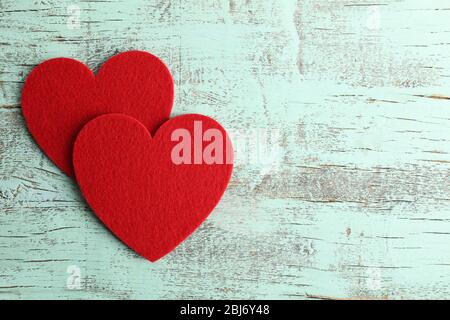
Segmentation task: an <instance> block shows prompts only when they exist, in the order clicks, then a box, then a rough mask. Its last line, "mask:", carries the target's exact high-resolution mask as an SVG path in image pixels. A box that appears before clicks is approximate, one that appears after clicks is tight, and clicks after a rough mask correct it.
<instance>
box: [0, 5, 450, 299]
mask: <svg viewBox="0 0 450 320" xmlns="http://www.w3.org/2000/svg"><path fill="white" fill-rule="evenodd" d="M449 9H450V7H449V4H448V1H444V0H434V1H420V0H403V1H398V0H395V1H394V0H387V1H384V2H383V3H380V4H378V5H373V1H372V2H371V1H366V0H362V1H349V0H330V1H313V0H298V1H288V0H286V1H262V0H261V1H233V0H230V1H144V0H133V1H130V0H108V1H99V2H97V1H80V2H77V1H47V0H42V1H17V0H16V1H13V0H0V35H1V39H0V47H1V50H0V298H4V299H6V298H22V299H29V298H113V299H122V298H155V299H164V298H170V299H176V298H293V299H302V298H381V299H384V298H389V299H401V298H448V297H449V293H450V287H449V283H450V267H449V266H450V250H449V247H450V209H449V204H450V186H449V178H450V174H449V164H450V144H449V139H450V138H449V137H450V129H449V128H450V93H449V90H450V89H449V88H450V69H449V65H450V54H449V52H450V45H449V43H448V34H449V31H450V19H449V18H450V16H449V15H450V11H449ZM78 13H79V15H78ZM128 49H142V50H148V51H150V52H152V53H154V54H156V55H158V56H160V57H161V58H162V59H163V60H164V61H165V62H166V63H167V65H168V66H169V68H170V69H171V71H172V73H173V76H174V79H175V84H176V99H175V105H174V114H183V113H188V112H196V113H203V114H206V115H209V116H212V117H214V118H216V119H217V120H219V121H220V122H221V123H222V124H223V125H224V126H225V127H226V128H227V129H228V130H230V131H232V132H234V133H235V134H236V136H235V145H236V149H238V150H237V152H238V154H237V156H238V158H237V161H238V163H237V166H236V168H235V170H234V173H233V179H232V182H231V185H230V187H229V189H228V190H227V192H226V194H225V196H224V198H223V200H222V201H221V202H220V204H219V206H218V208H217V209H216V210H215V211H214V213H213V214H212V215H211V217H210V218H209V219H208V220H207V221H206V223H205V224H204V225H203V226H202V227H201V228H200V229H199V230H198V231H197V232H195V233H194V234H193V235H192V236H191V237H190V238H189V239H188V240H187V241H186V242H185V243H183V244H182V245H181V246H180V247H179V248H178V249H176V250H175V251H174V252H173V253H171V254H170V255H169V256H167V257H166V258H165V259H163V260H162V261H159V262H157V263H154V264H151V263H149V262H147V261H146V260H144V259H142V258H140V257H139V256H137V255H136V254H134V253H133V252H132V251H130V250H129V249H127V248H126V247H125V246H124V245H123V244H121V243H120V242H119V241H118V240H116V239H115V238H114V237H113V236H112V235H111V234H110V233H109V232H108V231H107V230H106V229H105V228H104V227H103V226H102V225H101V224H100V223H99V222H98V221H97V220H96V219H95V218H94V216H93V214H92V213H91V211H90V210H89V209H88V208H87V206H86V204H85V203H84V202H83V200H82V198H81V196H80V194H79V192H78V190H77V187H76V185H75V184H74V182H72V181H71V180H70V179H69V178H67V177H65V176H64V175H63V174H62V173H61V172H60V171H59V170H58V169H57V168H56V167H55V166H54V165H53V164H52V163H51V162H50V161H49V160H48V159H47V158H46V157H45V156H44V155H43V153H42V152H41V151H40V150H39V149H38V147H37V146H36V145H35V143H34V142H33V141H32V139H31V137H30V136H29V134H28V132H27V130H26V128H25V125H24V121H23V118H22V116H21V113H20V112H21V110H20V90H21V86H22V83H23V80H24V78H25V77H26V75H27V74H28V73H29V71H30V70H31V69H32V67H33V66H35V65H36V64H38V63H39V62H41V61H43V60H45V59H48V58H51V57H57V56H67V57H74V58H77V59H79V60H82V61H85V62H86V63H87V64H88V65H89V66H90V67H92V68H94V69H95V68H98V66H99V65H100V64H101V63H102V62H103V61H104V60H106V59H107V58H108V57H110V56H111V55H113V54H114V53H116V52H120V51H125V50H128ZM267 130H269V132H270V133H271V134H272V138H273V141H270V142H268V143H264V141H265V139H264V137H263V135H264V132H266V131H267ZM258 133H259V134H260V135H261V136H260V138H259V139H260V141H262V142H260V143H255V141H258V140H255V139H254V137H253V136H252V134H258ZM238 134H240V135H238ZM243 135H245V137H247V139H248V141H250V142H249V146H246V142H245V139H243V138H242V136H243ZM252 137H253V138H252ZM255 145H258V146H259V147H260V148H264V147H268V148H269V150H272V151H273V152H272V153H269V154H268V155H267V156H266V157H262V159H259V160H260V161H259V162H258V161H256V160H258V159H256V160H255V159H254V158H251V157H252V156H254V155H255V153H254V152H251V150H254V149H255V148H256V147H255ZM246 149H247V151H245V150H246ZM241 150H244V151H241ZM248 150H250V151H248ZM249 156H250V158H247V157H249ZM267 158H269V159H270V161H262V160H267ZM78 275H79V277H78V278H77V276H78ZM77 279H80V282H79V283H78V282H77Z"/></svg>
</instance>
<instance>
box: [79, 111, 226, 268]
mask: <svg viewBox="0 0 450 320" xmlns="http://www.w3.org/2000/svg"><path fill="white" fill-rule="evenodd" d="M73 163H74V168H75V175H76V179H77V182H78V184H79V186H80V189H81V191H82V193H83V195H84V197H85V199H86V200H87V202H88V204H89V205H90V207H91V208H92V209H93V211H94V212H95V214H96V215H97V216H98V217H99V218H100V220H101V221H102V222H103V223H104V224H105V225H106V226H107V227H108V228H109V229H110V230H111V231H112V232H113V233H114V234H115V235H116V236H117V237H118V238H119V239H121V240H122V241H123V242H125V243H126V244H127V245H128V246H129V247H131V248H132V249H134V250H135V251H136V252H137V253H139V254H140V255H142V256H143V257H145V258H147V259H149V260H150V261H155V260H157V259H159V258H161V257H162V256H164V255H165V254H167V253H168V252H170V251H171V250H173V249H174V248H175V247H176V246H177V245H178V244H180V243H181V242H182V241H183V240H184V239H185V238H186V237H188V236H189V235H190V234H191V233H192V232H193V231H194V230H195V229H196V228H197V227H198V226H199V225H200V224H201V223H202V222H203V221H204V219H206V217H207V216H208V215H209V214H210V212H211V211H212V210H213V209H214V207H215V206H216V205H217V203H218V202H219V200H220V198H221V196H222V194H223V193H224V191H225V189H226V187H227V184H228V181H229V179H230V177H231V172H232V168H233V164H232V163H233V150H232V147H231V142H230V140H229V139H228V137H227V134H226V131H225V129H223V128H222V126H221V125H220V124H218V123H217V122H216V121H214V120H213V119H211V118H208V117H206V116H202V115H192V114H191V115H183V116H179V117H175V118H173V119H171V120H169V121H167V122H165V123H164V124H163V125H162V126H161V127H160V128H159V129H158V131H157V132H156V134H155V135H154V137H153V138H152V137H151V134H150V133H149V132H148V130H147V129H146V128H145V127H144V126H143V125H142V124H141V123H140V122H138V121H137V120H135V119H133V118H131V117H128V116H125V115H120V114H112V115H104V116H100V117H98V118H96V119H94V120H92V121H90V122H89V123H88V124H87V125H86V126H85V127H84V128H83V129H82V130H81V132H80V133H79V135H78V137H77V139H76V142H75V145H74V150H73Z"/></svg>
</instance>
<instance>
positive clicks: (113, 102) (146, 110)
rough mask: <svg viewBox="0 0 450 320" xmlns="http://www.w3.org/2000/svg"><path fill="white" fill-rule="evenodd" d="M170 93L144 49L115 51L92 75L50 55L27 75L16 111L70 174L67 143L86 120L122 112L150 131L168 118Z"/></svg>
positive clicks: (159, 66) (166, 75) (163, 73)
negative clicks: (20, 110) (20, 102)
mask: <svg viewBox="0 0 450 320" xmlns="http://www.w3.org/2000/svg"><path fill="white" fill-rule="evenodd" d="M173 96H174V94H173V79H172V76H171V74H170V72H169V70H168V69H167V67H166V66H165V65H164V63H163V62H162V61H161V60H159V59H158V58H157V57H155V56H153V55H152V54H150V53H148V52H144V51H128V52H124V53H121V54H118V55H115V56H113V57H112V58H110V59H109V60H108V61H106V62H105V63H104V64H103V65H102V67H101V68H100V70H99V72H98V74H97V76H95V75H94V74H93V73H92V71H91V70H90V69H89V68H88V67H87V66H85V65H84V64H82V63H81V62H79V61H77V60H73V59H68V58H55V59H50V60H47V61H45V62H43V63H41V64H39V65H38V66H37V67H36V68H34V69H33V71H32V72H31V73H30V74H29V76H28V77H27V79H26V81H25V85H24V88H23V91H22V111H23V115H24V117H25V121H26V123H27V126H28V129H29V131H30V132H31V134H32V136H33V137H34V139H35V140H36V142H37V143H38V145H39V146H40V147H41V149H42V150H43V151H44V152H45V153H46V154H47V156H48V157H49V158H50V159H51V160H52V161H53V162H54V163H55V164H56V165H57V166H58V167H59V168H60V169H61V170H63V171H64V172H65V173H66V174H67V175H69V176H73V166H72V147H73V143H74V141H75V139H76V136H77V134H78V132H79V131H80V130H81V128H82V127H83V126H84V125H85V124H86V123H87V122H89V121H90V120H92V119H94V118H95V117H97V116H99V115H102V114H108V113H123V114H126V115H129V116H131V117H134V118H136V119H137V120H139V121H140V122H142V124H143V125H144V126H145V127H146V128H147V129H148V130H149V131H150V132H151V133H154V132H155V131H156V129H157V128H158V127H159V126H160V125H161V124H162V123H164V121H166V120H167V119H168V118H169V116H170V112H171V109H172V105H173Z"/></svg>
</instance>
